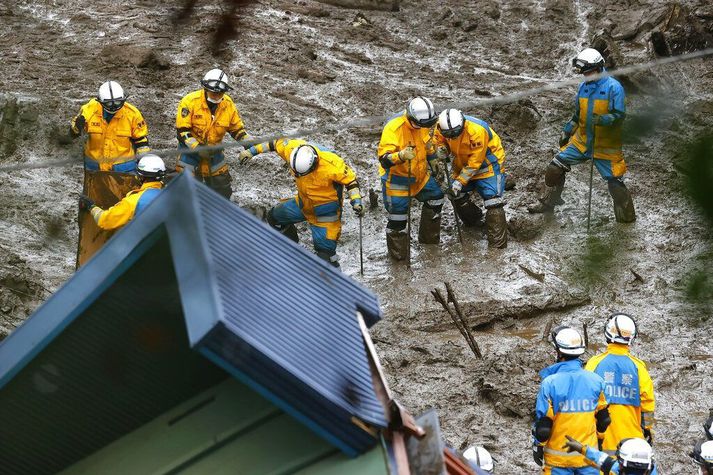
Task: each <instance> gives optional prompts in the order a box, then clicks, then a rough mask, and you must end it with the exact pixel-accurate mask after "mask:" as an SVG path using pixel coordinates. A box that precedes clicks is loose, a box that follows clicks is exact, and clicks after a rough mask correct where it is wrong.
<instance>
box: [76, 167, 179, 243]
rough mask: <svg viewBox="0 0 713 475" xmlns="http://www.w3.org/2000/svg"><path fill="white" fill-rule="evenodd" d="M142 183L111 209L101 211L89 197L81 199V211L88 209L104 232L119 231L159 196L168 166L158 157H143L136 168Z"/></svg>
mask: <svg viewBox="0 0 713 475" xmlns="http://www.w3.org/2000/svg"><path fill="white" fill-rule="evenodd" d="M136 173H137V174H138V175H139V180H140V181H141V188H139V189H136V190H133V191H130V192H129V193H127V195H126V196H125V197H124V198H123V199H122V200H121V201H119V202H118V203H117V204H115V205H114V206H112V207H111V208H109V209H106V210H104V209H101V208H100V207H99V206H97V205H95V204H94V201H92V200H91V199H90V198H89V197H88V196H86V195H81V196H80V197H79V209H86V210H89V212H90V213H91V214H92V217H93V218H94V221H96V223H97V226H99V227H100V228H101V229H104V230H107V231H108V230H112V229H118V228H120V227H122V226H124V225H126V223H128V222H129V221H131V220H132V219H134V217H135V216H136V215H138V214H139V213H141V212H142V211H143V210H144V209H145V208H146V206H148V204H149V203H151V202H152V201H153V200H154V199H156V197H157V196H158V194H159V192H160V191H161V189H162V188H163V182H162V180H163V177H164V176H165V175H166V166H165V165H164V163H163V160H162V159H161V157H159V156H158V155H154V154H147V155H144V156H143V157H141V160H139V163H138V165H137V167H136Z"/></svg>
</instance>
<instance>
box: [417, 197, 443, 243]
mask: <svg viewBox="0 0 713 475" xmlns="http://www.w3.org/2000/svg"><path fill="white" fill-rule="evenodd" d="M418 242H420V243H421V244H438V243H439V242H441V213H440V212H439V211H436V210H435V209H433V208H431V207H429V206H426V205H425V204H424V206H423V208H422V209H421V222H420V223H419V225H418Z"/></svg>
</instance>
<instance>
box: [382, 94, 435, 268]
mask: <svg viewBox="0 0 713 475" xmlns="http://www.w3.org/2000/svg"><path fill="white" fill-rule="evenodd" d="M437 120H438V115H437V114H436V110H435V108H434V107H433V103H431V101H430V100H428V99H426V98H425V97H421V96H418V97H416V98H414V99H412V100H411V101H410V102H409V104H408V107H407V108H406V111H405V112H404V113H402V114H399V115H397V116H396V117H394V118H392V119H391V120H389V121H388V122H387V123H386V125H385V127H384V130H383V131H382V133H381V140H380V141H379V148H378V151H377V155H378V157H379V175H380V176H381V190H382V194H383V197H384V207H385V208H386V211H387V212H388V213H389V218H388V223H387V225H386V247H387V249H388V252H389V255H390V256H391V257H392V258H394V259H396V260H403V259H406V257H407V256H408V252H409V247H410V242H409V239H410V236H408V235H407V233H406V231H405V230H406V220H407V219H408V208H409V206H410V205H411V204H410V203H409V196H410V197H412V198H416V199H417V200H418V201H421V202H422V203H423V209H422V210H421V221H420V224H419V229H418V240H419V242H421V243H424V244H438V243H439V242H440V237H441V209H442V208H443V192H442V191H441V188H440V187H439V186H438V183H437V182H436V180H435V178H434V177H432V176H431V171H432V169H433V167H434V166H435V162H436V155H435V148H434V146H433V141H432V139H431V127H432V126H433V125H434V124H435V123H436V121H437ZM409 177H410V182H409Z"/></svg>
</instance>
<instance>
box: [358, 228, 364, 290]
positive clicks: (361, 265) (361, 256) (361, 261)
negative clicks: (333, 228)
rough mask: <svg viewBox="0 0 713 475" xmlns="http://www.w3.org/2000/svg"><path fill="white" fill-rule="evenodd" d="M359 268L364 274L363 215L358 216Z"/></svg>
mask: <svg viewBox="0 0 713 475" xmlns="http://www.w3.org/2000/svg"><path fill="white" fill-rule="evenodd" d="M359 268H360V271H359V272H360V273H361V275H362V276H363V275H364V217H363V216H359Z"/></svg>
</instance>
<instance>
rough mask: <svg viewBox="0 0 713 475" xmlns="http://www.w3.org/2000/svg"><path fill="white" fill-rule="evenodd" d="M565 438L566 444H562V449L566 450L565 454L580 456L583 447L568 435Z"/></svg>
mask: <svg viewBox="0 0 713 475" xmlns="http://www.w3.org/2000/svg"><path fill="white" fill-rule="evenodd" d="M565 437H566V438H567V442H565V443H564V445H563V446H562V448H563V449H567V452H577V453H578V454H581V453H582V450H583V449H584V445H582V443H581V442H579V441H578V440H575V439H573V438H572V437H570V436H568V435H565Z"/></svg>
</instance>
